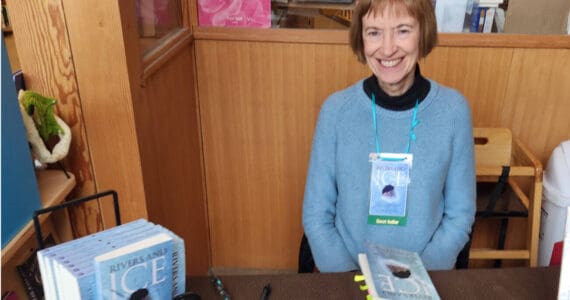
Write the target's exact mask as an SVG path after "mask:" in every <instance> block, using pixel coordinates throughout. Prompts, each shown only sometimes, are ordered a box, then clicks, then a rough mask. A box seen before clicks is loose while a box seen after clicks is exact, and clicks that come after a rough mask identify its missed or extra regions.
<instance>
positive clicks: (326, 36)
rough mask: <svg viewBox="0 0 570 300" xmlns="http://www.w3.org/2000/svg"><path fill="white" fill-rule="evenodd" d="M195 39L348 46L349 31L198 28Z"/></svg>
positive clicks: (195, 31)
mask: <svg viewBox="0 0 570 300" xmlns="http://www.w3.org/2000/svg"><path fill="white" fill-rule="evenodd" d="M194 38H195V39H196V40H225V41H248V42H283V43H308V44H348V31H346V30H304V29H263V28H225V27H197V28H196V29H195V30H194Z"/></svg>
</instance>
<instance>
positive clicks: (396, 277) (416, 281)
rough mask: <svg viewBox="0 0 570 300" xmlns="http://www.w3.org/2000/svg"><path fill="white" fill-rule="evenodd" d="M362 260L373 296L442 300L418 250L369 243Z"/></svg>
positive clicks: (359, 258) (361, 267)
mask: <svg viewBox="0 0 570 300" xmlns="http://www.w3.org/2000/svg"><path fill="white" fill-rule="evenodd" d="M358 262H359V264H360V269H361V271H362V274H363V275H364V277H365V281H366V285H368V288H369V293H370V295H371V296H372V298H373V299H395V300H397V299H434V300H435V299H440V298H439V295H438V294H437V291H436V289H435V286H434V285H433V283H432V281H431V279H430V277H429V274H428V273H427V271H426V269H425V267H424V265H423V263H422V261H421V259H420V257H419V255H418V254H417V253H415V252H411V251H406V250H402V249H397V248H390V247H385V246H382V245H379V244H370V243H368V244H366V245H365V253H361V254H359V255H358Z"/></svg>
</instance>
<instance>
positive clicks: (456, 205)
mask: <svg viewBox="0 0 570 300" xmlns="http://www.w3.org/2000/svg"><path fill="white" fill-rule="evenodd" d="M430 83H431V89H430V92H429V94H428V95H427V97H426V98H425V99H424V100H423V101H422V102H421V103H420V105H419V110H418V114H417V119H418V120H419V121H420V123H419V125H418V126H417V127H416V128H415V129H414V131H415V133H416V136H417V139H416V141H413V142H412V143H411V148H410V153H412V154H413V155H414V158H413V167H412V169H411V171H410V176H411V182H410V185H409V187H408V208H407V216H408V220H407V225H405V226H386V225H384V226H382V225H369V224H367V216H368V205H369V199H368V197H369V186H370V170H371V169H370V168H371V163H370V162H369V161H368V155H369V154H370V153H372V152H375V142H374V129H373V122H372V108H371V100H370V99H369V98H368V96H367V95H366V94H365V93H364V90H363V86H362V81H359V82H357V83H356V84H354V85H353V86H351V87H349V88H347V89H345V90H342V91H340V92H337V93H335V94H333V95H331V96H330V97H329V98H328V99H327V101H326V102H325V103H324V104H323V106H322V107H321V111H320V114H319V119H318V122H317V127H316V130H315V135H314V139H313V146H312V152H311V160H310V165H309V171H308V175H307V182H306V187H305V198H304V203H303V226H304V230H305V233H306V235H307V238H308V239H309V244H310V245H311V250H312V252H313V256H314V259H315V262H316V264H317V267H318V268H319V270H320V271H321V272H343V271H349V270H356V269H358V263H357V255H358V253H361V252H363V244H364V241H365V240H368V241H371V242H375V243H381V244H384V245H386V246H391V247H398V248H403V249H407V250H411V251H415V252H418V254H419V255H420V257H421V258H422V261H423V262H424V264H425V266H426V268H427V269H430V270H436V269H451V268H453V266H454V264H455V261H456V258H457V255H458V253H459V252H460V250H461V249H462V248H463V246H464V245H465V243H466V242H467V241H468V235H469V232H470V230H471V225H472V224H473V221H474V215H475V209H476V208H475V163H474V148H473V129H472V123H471V112H470V109H469V106H468V104H467V102H466V100H465V99H464V97H463V96H462V95H461V94H460V93H458V92H457V91H455V90H452V89H449V88H446V87H444V86H441V85H439V84H438V83H436V82H434V81H430ZM412 111H413V109H409V110H406V111H390V110H386V109H383V108H381V107H378V106H377V108H376V112H377V118H378V137H379V140H380V151H381V152H395V153H401V152H405V149H406V145H407V143H408V132H409V129H410V121H411V118H412Z"/></svg>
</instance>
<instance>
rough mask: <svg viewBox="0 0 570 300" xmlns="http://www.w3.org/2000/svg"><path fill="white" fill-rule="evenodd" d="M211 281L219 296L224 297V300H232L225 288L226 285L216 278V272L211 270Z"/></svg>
mask: <svg viewBox="0 0 570 300" xmlns="http://www.w3.org/2000/svg"><path fill="white" fill-rule="evenodd" d="M210 281H212V284H213V285H214V289H215V290H216V292H217V294H218V295H219V296H220V297H222V299H224V300H230V299H231V297H230V294H229V293H228V291H227V290H226V289H225V288H224V284H223V283H222V280H221V279H220V278H219V277H218V276H216V274H214V272H213V271H212V270H211V269H210Z"/></svg>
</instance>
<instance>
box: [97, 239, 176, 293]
mask: <svg viewBox="0 0 570 300" xmlns="http://www.w3.org/2000/svg"><path fill="white" fill-rule="evenodd" d="M172 249H173V239H172V237H170V236H169V235H168V234H166V233H160V234H156V235H154V236H151V237H149V238H147V239H144V240H141V241H139V242H136V243H133V244H131V245H128V246H125V247H122V248H119V249H117V250H114V251H110V252H108V253H105V254H103V255H100V256H97V257H95V259H94V260H93V262H94V267H95V279H96V290H97V293H98V297H97V299H133V298H132V297H137V298H136V299H157V300H158V299H171V298H172ZM139 296H140V297H139ZM145 297H146V298H145Z"/></svg>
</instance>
